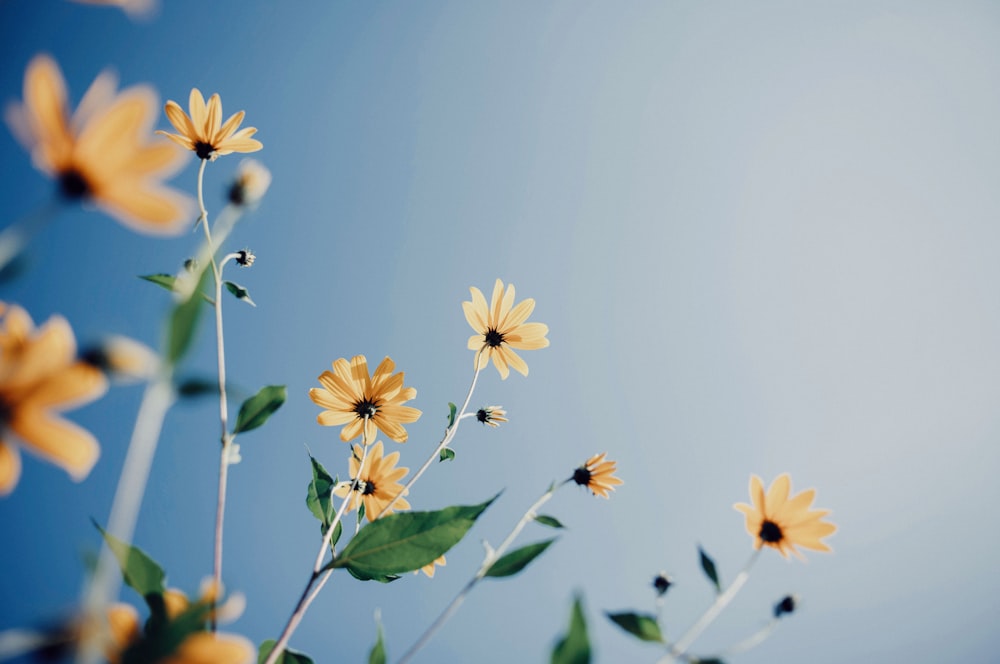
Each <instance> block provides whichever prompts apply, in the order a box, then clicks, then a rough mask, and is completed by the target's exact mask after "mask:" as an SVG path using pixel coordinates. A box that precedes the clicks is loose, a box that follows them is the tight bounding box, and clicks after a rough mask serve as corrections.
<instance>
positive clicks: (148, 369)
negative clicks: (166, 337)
mask: <svg viewBox="0 0 1000 664" xmlns="http://www.w3.org/2000/svg"><path fill="white" fill-rule="evenodd" d="M80 358H81V359H82V360H83V361H84V362H86V363H87V364H89V365H91V366H93V367H96V368H97V369H100V370H101V371H103V372H104V373H106V374H107V375H108V377H110V378H111V379H112V380H115V381H117V382H120V383H139V382H145V381H147V380H152V379H153V377H154V376H155V375H156V372H157V371H158V370H159V367H160V358H159V356H158V355H157V354H156V353H155V352H154V351H153V349H152V348H150V347H149V346H147V345H145V344H142V343H139V342H138V341H136V340H135V339H129V338H128V337H123V336H120V335H112V336H109V337H107V338H106V339H103V340H102V341H101V342H100V343H99V344H96V345H94V346H92V347H90V348H87V349H86V350H84V351H83V352H82V353H81V354H80Z"/></svg>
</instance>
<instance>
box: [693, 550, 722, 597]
mask: <svg viewBox="0 0 1000 664" xmlns="http://www.w3.org/2000/svg"><path fill="white" fill-rule="evenodd" d="M698 555H699V556H700V557H701V569H702V570H704V571H705V576H707V577H708V580H709V581H711V582H712V584H713V585H714V586H715V592H717V593H720V592H722V584H721V583H720V582H719V572H718V571H717V570H716V569H715V561H714V560H712V559H711V558H709V557H708V554H707V553H705V550H704V549H702V548H701V547H700V546H699V547H698Z"/></svg>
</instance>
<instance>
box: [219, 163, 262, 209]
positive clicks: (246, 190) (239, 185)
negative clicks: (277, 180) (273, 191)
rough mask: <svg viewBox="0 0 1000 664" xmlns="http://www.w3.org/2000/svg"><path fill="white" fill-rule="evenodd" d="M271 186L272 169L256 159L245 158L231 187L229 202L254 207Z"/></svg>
mask: <svg viewBox="0 0 1000 664" xmlns="http://www.w3.org/2000/svg"><path fill="white" fill-rule="evenodd" d="M270 186H271V171H269V170H267V169H266V168H265V167H264V166H263V165H262V164H261V163H260V162H259V161H256V160H255V159H244V160H243V161H241V162H240V165H239V167H238V168H237V170H236V179H235V180H233V183H232V185H230V187H229V202H230V203H232V204H233V205H237V206H249V207H252V206H254V205H257V203H259V202H260V199H262V198H264V194H266V193H267V188H268V187H270Z"/></svg>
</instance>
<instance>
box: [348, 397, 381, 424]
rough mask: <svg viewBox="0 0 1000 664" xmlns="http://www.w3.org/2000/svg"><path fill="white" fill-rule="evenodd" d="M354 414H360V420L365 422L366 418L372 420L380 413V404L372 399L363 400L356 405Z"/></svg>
mask: <svg viewBox="0 0 1000 664" xmlns="http://www.w3.org/2000/svg"><path fill="white" fill-rule="evenodd" d="M354 412H355V413H357V414H358V419H361V420H363V419H365V418H366V417H367V418H369V419H371V418H373V417H375V413H377V412H378V404H377V403H375V402H374V401H372V400H371V399H362V400H361V401H359V402H357V403H356V404H354Z"/></svg>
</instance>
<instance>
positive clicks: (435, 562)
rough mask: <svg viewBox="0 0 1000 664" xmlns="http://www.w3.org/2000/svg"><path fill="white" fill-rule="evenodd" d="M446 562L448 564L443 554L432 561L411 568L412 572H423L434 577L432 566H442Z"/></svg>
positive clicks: (428, 576) (430, 577)
mask: <svg viewBox="0 0 1000 664" xmlns="http://www.w3.org/2000/svg"><path fill="white" fill-rule="evenodd" d="M447 564H448V561H447V560H445V559H444V556H441V557H439V558H435V559H434V560H433V561H432V562H430V563H428V564H426V565H424V566H423V567H421V568H420V569H417V570H413V573H414V574H419V573H420V572H423V573H424V574H426V575H427V578H429V579H433V578H434V568H435V567H437V566H439V565H440V566H441V567H444V566H445V565H447Z"/></svg>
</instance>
